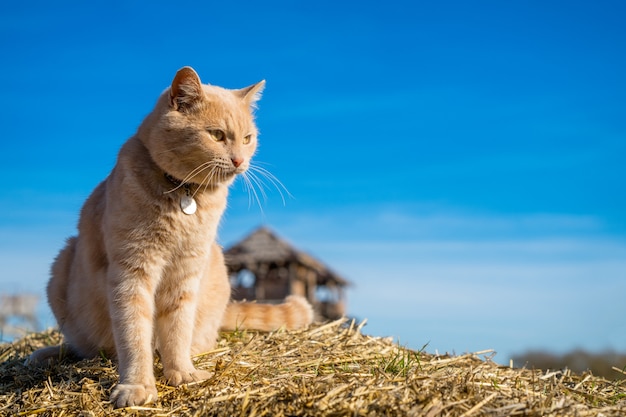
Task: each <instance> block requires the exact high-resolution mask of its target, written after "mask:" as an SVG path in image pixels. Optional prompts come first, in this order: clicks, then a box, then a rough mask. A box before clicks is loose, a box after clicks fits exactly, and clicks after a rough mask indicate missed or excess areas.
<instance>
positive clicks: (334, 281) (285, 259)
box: [224, 227, 350, 287]
mask: <svg viewBox="0 0 626 417" xmlns="http://www.w3.org/2000/svg"><path fill="white" fill-rule="evenodd" d="M224 256H225V258H226V265H227V266H228V268H229V269H230V270H231V271H234V272H237V271H241V270H242V269H247V270H249V271H251V272H253V273H254V272H256V270H257V268H259V266H260V265H268V264H276V265H286V264H291V263H296V264H297V265H301V266H304V267H306V268H309V269H311V270H313V271H315V272H316V274H317V284H318V285H335V286H339V287H345V286H347V285H350V282H349V281H348V280H346V279H344V278H342V277H341V276H339V275H337V274H336V273H335V272H333V271H331V270H330V268H328V267H327V266H326V265H324V264H323V263H322V262H320V261H318V260H317V259H315V258H313V257H312V256H310V255H308V254H306V253H304V252H302V251H300V250H298V249H296V248H294V247H293V246H291V245H290V244H289V243H287V242H286V241H284V240H283V239H281V238H279V237H278V236H277V235H276V234H275V233H274V232H272V231H271V230H270V229H269V228H267V227H260V228H258V229H256V230H255V231H254V232H252V233H251V234H250V235H249V236H247V237H246V238H244V239H243V240H242V241H241V242H239V243H237V244H235V245H234V246H232V247H230V248H228V249H227V250H226V251H224Z"/></svg>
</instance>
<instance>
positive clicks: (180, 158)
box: [143, 67, 265, 186]
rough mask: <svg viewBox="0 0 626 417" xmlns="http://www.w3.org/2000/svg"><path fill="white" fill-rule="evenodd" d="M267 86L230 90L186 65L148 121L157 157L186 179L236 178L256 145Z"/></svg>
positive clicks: (172, 172) (204, 181) (150, 144)
mask: <svg viewBox="0 0 626 417" xmlns="http://www.w3.org/2000/svg"><path fill="white" fill-rule="evenodd" d="M264 86H265V81H261V82H259V83H257V84H254V85H252V86H249V87H246V88H242V89H240V90H228V89H225V88H221V87H217V86H213V85H205V84H202V83H201V82H200V77H198V74H197V73H196V72H195V71H194V70H193V69H192V68H190V67H184V68H181V69H180V70H179V71H178V72H177V73H176V76H175V77H174V80H173V81H172V85H171V86H170V87H169V88H168V89H167V90H166V91H165V92H164V93H163V95H162V96H161V98H160V100H159V102H158V104H157V106H156V108H155V110H154V111H153V113H152V114H151V115H150V116H149V117H148V118H147V119H146V123H144V124H147V125H148V126H145V127H146V128H147V135H146V136H147V137H145V138H144V139H143V140H144V142H145V143H146V146H147V147H148V150H149V151H150V155H151V156H152V159H153V160H154V161H155V162H156V163H157V165H159V167H160V168H161V169H163V170H164V171H165V172H166V173H168V174H169V175H171V176H173V177H175V178H178V179H179V180H182V181H184V182H186V183H195V184H200V185H207V186H214V185H218V184H220V183H230V182H232V180H233V179H234V177H235V175H237V174H241V173H243V172H245V171H246V170H247V169H248V167H249V165H250V160H251V158H252V156H253V155H254V152H255V150H256V148H257V134H258V131H257V128H256V125H255V123H254V114H253V112H254V109H255V107H256V102H257V101H258V100H259V99H260V97H261V92H262V91H263V87H264Z"/></svg>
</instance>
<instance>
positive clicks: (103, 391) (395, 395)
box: [0, 319, 626, 417]
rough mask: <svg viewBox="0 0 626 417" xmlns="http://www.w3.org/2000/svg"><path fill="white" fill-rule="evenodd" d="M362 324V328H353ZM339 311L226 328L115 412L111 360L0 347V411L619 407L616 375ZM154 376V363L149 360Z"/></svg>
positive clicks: (466, 412) (467, 412)
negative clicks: (521, 360)
mask: <svg viewBox="0 0 626 417" xmlns="http://www.w3.org/2000/svg"><path fill="white" fill-rule="evenodd" d="M361 326H362V325H361ZM361 326H356V325H355V323H354V322H347V321H346V320H345V319H344V320H338V321H334V322H331V323H327V324H323V325H316V326H312V327H310V328H308V329H306V330H302V331H293V332H287V331H277V332H272V333H255V332H232V333H223V334H222V338H221V340H220V342H219V344H218V346H217V347H216V348H215V349H214V350H212V351H211V352H206V353H204V354H202V355H198V356H197V357H195V358H194V360H195V362H196V366H197V367H198V368H202V369H209V370H212V371H214V375H213V377H212V378H211V379H209V380H207V381H203V382H199V383H195V384H189V385H185V386H182V387H179V388H173V387H169V386H166V385H163V384H159V385H158V390H159V398H158V400H157V401H156V402H154V403H152V404H150V405H147V406H144V407H129V408H127V409H123V410H114V409H113V408H112V406H111V404H109V402H108V398H109V394H110V392H111V388H112V387H113V386H114V385H115V383H116V382H117V372H116V368H115V364H114V363H113V362H112V361H111V360H109V359H107V358H103V357H100V358H94V359H91V360H83V361H80V362H72V361H70V360H63V361H61V362H60V363H57V364H54V365H50V366H48V367H44V368H42V369H35V368H28V367H26V366H24V364H23V363H24V359H25V358H26V357H27V355H29V354H30V353H31V352H32V351H33V350H35V349H37V348H40V347H43V346H47V345H52V344H58V343H60V341H61V336H60V335H59V333H58V332H57V331H54V330H50V331H46V332H43V333H37V334H33V335H30V336H28V337H25V338H23V339H21V340H18V341H15V342H13V343H11V344H5V345H1V346H0V363H1V365H0V415H11V416H34V415H43V416H70V415H80V416H116V415H117V416H122V415H129V414H130V415H138V416H244V415H246V416H265V415H271V416H286V415H288V416H343V415H353V416H400V415H408V416H438V415H446V416H462V417H469V416H504V415H506V416H522V415H525V416H533V415H535V416H592V415H594V416H598V415H603V416H605V417H608V416H619V415H624V414H625V413H626V390H625V386H624V384H625V382H624V380H621V381H615V382H611V381H608V380H605V379H601V378H596V377H594V376H592V375H590V374H582V375H578V374H574V373H571V372H569V371H564V372H544V371H539V370H525V369H512V368H508V367H503V366H499V365H497V364H495V363H494V362H492V361H491V360H490V356H491V355H492V351H485V352H478V353H473V354H466V355H461V356H447V355H445V356H441V355H432V354H428V353H425V352H423V351H415V350H410V349H405V348H402V347H400V346H398V345H396V344H394V343H393V342H392V341H391V340H389V339H383V338H378V337H371V336H365V335H363V334H361V331H360V330H361ZM155 372H156V375H157V378H160V379H159V380H160V381H161V383H162V381H163V379H162V367H161V364H160V363H159V361H158V358H157V359H155Z"/></svg>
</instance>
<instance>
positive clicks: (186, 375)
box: [163, 369, 211, 387]
mask: <svg viewBox="0 0 626 417" xmlns="http://www.w3.org/2000/svg"><path fill="white" fill-rule="evenodd" d="M163 375H164V376H165V379H166V380H167V384H168V385H173V386H175V387H177V386H179V385H182V384H188V383H190V382H200V381H204V380H205V379H209V378H210V377H211V373H210V372H209V371H202V370H200V369H193V370H192V371H178V370H175V369H170V370H167V371H165V372H163Z"/></svg>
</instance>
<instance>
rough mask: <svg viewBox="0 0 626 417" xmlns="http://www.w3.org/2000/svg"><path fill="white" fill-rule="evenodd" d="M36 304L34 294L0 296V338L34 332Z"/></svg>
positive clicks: (37, 326) (35, 327)
mask: <svg viewBox="0 0 626 417" xmlns="http://www.w3.org/2000/svg"><path fill="white" fill-rule="evenodd" d="M38 302H39V297H38V296H37V295H35V294H28V293H24V294H0V336H3V335H5V334H7V335H13V336H15V335H20V334H24V333H27V332H29V331H31V332H32V331H36V330H37V329H38V328H39V323H38V321H37V303H38Z"/></svg>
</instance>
